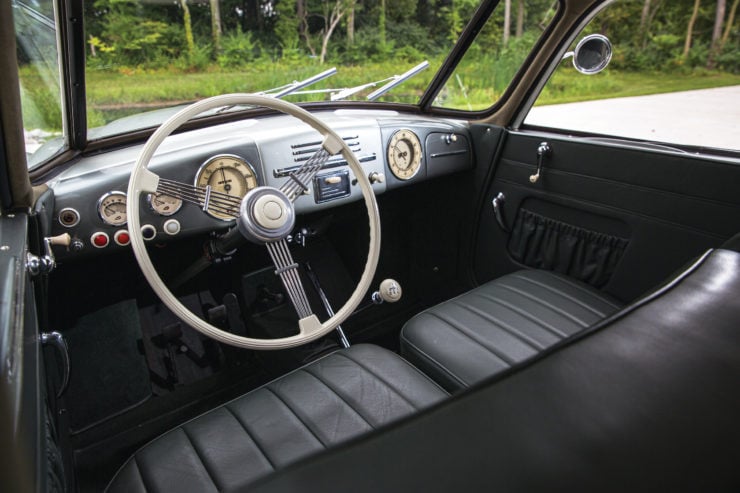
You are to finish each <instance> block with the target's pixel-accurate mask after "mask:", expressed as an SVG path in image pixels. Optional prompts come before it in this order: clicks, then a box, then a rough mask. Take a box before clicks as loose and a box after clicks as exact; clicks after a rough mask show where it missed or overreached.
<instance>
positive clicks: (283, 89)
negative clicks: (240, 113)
mask: <svg viewBox="0 0 740 493" xmlns="http://www.w3.org/2000/svg"><path fill="white" fill-rule="evenodd" d="M336 73H337V68H336V67H332V68H330V69H329V70H324V71H323V72H321V73H320V74H316V75H312V76H311V77H309V78H308V79H303V80H297V81H294V82H293V83H291V84H287V85H284V86H280V87H276V88H274V89H268V90H267V91H263V92H258V93H257V94H263V95H265V96H272V97H273V98H278V99H280V98H282V97H284V96H287V95H288V94H291V93H293V92H295V91H298V90H299V89H303V88H304V87H308V86H310V85H312V84H316V83H317V82H319V81H322V80H324V79H327V78H329V77H331V76H332V75H334V74H336ZM275 91H277V92H275Z"/></svg>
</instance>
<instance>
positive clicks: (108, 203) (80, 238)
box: [47, 110, 473, 258]
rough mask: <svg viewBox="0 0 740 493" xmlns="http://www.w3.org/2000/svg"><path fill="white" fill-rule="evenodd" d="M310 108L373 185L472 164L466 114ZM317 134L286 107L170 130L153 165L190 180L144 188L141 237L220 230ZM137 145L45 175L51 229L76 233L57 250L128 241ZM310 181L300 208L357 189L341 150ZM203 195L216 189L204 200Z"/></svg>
mask: <svg viewBox="0 0 740 493" xmlns="http://www.w3.org/2000/svg"><path fill="white" fill-rule="evenodd" d="M316 116H317V117H318V118H320V119H322V120H323V121H324V122H326V123H327V124H328V125H329V126H330V127H331V128H333V129H334V130H335V131H336V132H337V134H339V136H340V137H342V138H343V139H344V141H345V142H346V143H347V145H348V146H349V148H350V149H351V150H352V152H354V153H355V156H356V157H357V158H358V161H359V162H360V164H361V166H362V168H363V170H364V172H365V174H366V176H367V177H368V179H369V180H370V182H371V184H372V187H373V190H374V192H375V194H376V195H377V194H382V193H383V192H385V191H387V190H392V189H397V188H400V187H403V186H408V185H412V184H414V183H418V182H420V181H423V180H427V179H431V178H434V177H437V176H442V175H445V174H449V173H453V172H456V171H461V170H465V169H470V168H472V166H473V155H472V148H471V145H470V136H469V133H468V127H467V124H466V123H465V122H462V121H457V120H439V119H430V118H428V117H422V116H414V115H411V116H410V115H404V114H400V113H397V112H395V111H378V110H336V111H330V112H318V113H316ZM321 140H322V138H321V136H320V135H319V133H318V132H316V131H315V130H313V129H312V128H311V127H309V126H308V125H306V124H304V123H303V122H300V121H299V120H297V119H295V118H293V117H290V116H288V115H276V116H270V117H260V118H258V119H257V118H256V119H247V120H241V121H238V122H232V123H226V124H221V125H217V126H213V127H208V128H201V129H197V130H192V131H187V132H183V133H179V134H176V135H172V136H170V137H168V138H167V139H166V140H165V141H164V143H163V144H162V145H161V146H160V147H159V149H158V151H157V153H156V154H155V155H154V157H153V158H152V161H151V162H150V164H149V169H150V170H151V171H153V172H154V173H156V174H157V175H159V176H160V178H161V180H162V181H164V182H167V183H180V184H184V185H186V186H185V187H180V188H178V187H177V186H173V187H172V188H171V190H172V191H173V193H171V194H170V193H162V194H157V195H149V196H146V197H142V198H141V203H140V211H141V224H142V231H141V233H142V235H143V237H144V239H145V240H147V241H153V242H157V243H159V242H165V241H171V240H175V239H177V238H181V237H186V236H192V235H196V234H203V233H207V232H211V231H218V230H225V229H226V228H228V227H230V226H232V225H233V224H234V219H233V212H234V211H233V204H234V203H237V204H238V202H239V201H240V199H241V197H243V196H244V195H245V194H246V193H247V192H248V191H249V190H251V189H253V188H255V187H257V186H260V185H266V186H272V187H276V188H279V187H280V186H281V185H282V184H283V183H284V181H285V180H289V179H290V177H289V175H290V173H291V172H292V171H295V170H297V169H298V168H299V167H300V166H301V165H302V164H303V163H304V162H305V161H306V160H307V159H309V158H310V157H311V156H313V154H314V153H315V152H316V151H317V150H318V149H319V148H320V146H321ZM142 148H143V145H136V146H132V147H128V148H125V149H119V150H114V151H111V152H106V153H102V154H98V155H94V156H86V157H84V158H82V159H81V160H80V161H78V162H76V163H75V164H74V165H72V166H71V167H69V168H68V169H66V170H65V171H63V172H62V173H61V174H59V175H58V176H56V177H54V178H53V179H52V180H50V181H49V182H48V183H47V185H48V186H49V188H50V189H51V190H52V192H53V197H54V206H53V208H54V213H53V221H52V234H53V235H58V234H63V233H69V234H70V236H71V237H72V243H71V245H70V247H69V248H68V249H67V250H66V251H59V252H57V256H58V257H60V258H73V257H82V256H86V255H92V254H102V253H105V252H115V251H122V250H124V249H127V248H130V247H129V241H130V236H129V234H130V233H129V231H128V230H127V229H126V227H127V218H126V200H127V197H126V190H127V188H128V180H129V175H130V173H131V170H132V169H133V165H134V163H135V161H136V159H137V157H138V156H139V154H140V152H141V149H142ZM308 188H309V189H308V190H306V191H305V192H304V193H303V195H301V196H299V197H298V198H297V200H296V202H295V209H296V213H297V214H305V213H310V212H315V211H320V210H322V209H327V208H331V207H336V206H339V205H342V204H346V203H349V202H352V201H355V200H359V199H360V198H361V196H362V193H361V191H360V188H359V186H358V185H357V182H356V180H355V177H354V174H353V172H352V171H351V170H350V169H349V166H348V164H347V162H346V161H345V160H344V158H343V157H342V156H341V155H336V156H332V157H330V158H329V159H328V161H326V162H325V163H324V164H323V166H322V168H321V171H320V172H319V173H318V174H317V175H316V177H315V178H314V179H313V181H312V183H310V184H309V187H308ZM160 189H162V187H160ZM182 190H186V192H183V191H182ZM183 193H184V194H185V195H183ZM188 194H191V195H192V196H189V195H188ZM204 195H208V196H209V197H213V198H211V199H210V200H205V202H203V200H202V197H203V196H204ZM183 198H184V199H185V200H183ZM198 200H200V202H198ZM203 205H205V207H204V206H203Z"/></svg>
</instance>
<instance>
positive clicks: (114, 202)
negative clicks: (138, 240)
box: [98, 192, 126, 226]
mask: <svg viewBox="0 0 740 493" xmlns="http://www.w3.org/2000/svg"><path fill="white" fill-rule="evenodd" d="M98 214H100V219H102V220H103V222H104V223H105V224H110V225H111V226H121V225H123V224H126V194H125V193H123V192H108V193H106V194H105V195H103V196H102V197H100V200H98Z"/></svg>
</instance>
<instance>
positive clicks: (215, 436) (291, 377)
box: [108, 345, 447, 493]
mask: <svg viewBox="0 0 740 493" xmlns="http://www.w3.org/2000/svg"><path fill="white" fill-rule="evenodd" d="M446 396H447V394H446V392H445V391H443V390H442V389H441V388H440V387H439V386H438V385H437V384H435V383H434V382H433V381H432V380H430V379H429V378H427V377H426V376H424V375H423V374H422V373H420V372H419V371H418V370H416V369H415V368H414V367H412V366H411V365H409V364H408V363H407V362H406V361H404V360H403V359H402V358H400V357H399V356H398V355H396V354H394V353H391V352H390V351H387V350H385V349H382V348H379V347H376V346H369V345H357V346H353V347H351V348H349V349H346V350H342V351H337V352H335V353H332V354H330V355H329V356H326V357H324V358H322V359H320V360H318V361H315V362H313V363H312V364H309V365H307V366H305V367H303V368H300V369H298V370H296V371H294V372H292V373H289V374H287V375H285V376H283V377H281V378H279V379H277V380H275V381H273V382H271V383H269V384H267V385H265V386H263V387H260V388H259V389H257V390H254V391H252V392H250V393H248V394H246V395H244V396H242V397H239V398H238V399H235V400H233V401H231V402H229V403H226V404H224V405H222V406H220V407H218V408H216V409H214V410H212V411H209V412H208V413H206V414H204V415H202V416H200V417H198V418H195V419H194V420H192V421H189V422H187V423H185V424H183V425H182V426H180V427H177V428H175V429H174V430H171V431H169V432H168V433H166V434H165V435H162V436H161V437H159V438H158V439H156V440H154V441H153V442H150V443H149V444H148V445H146V446H145V447H143V448H142V449H140V450H139V451H138V452H136V453H135V454H134V456H133V457H131V458H130V459H129V461H128V462H127V463H126V464H125V465H124V466H123V467H122V468H121V469H120V470H119V471H118V474H116V476H115V477H114V478H113V480H112V481H111V484H110V485H109V486H108V491H110V492H119V491H120V492H124V491H125V492H159V491H177V492H178V493H182V492H189V491H193V492H209V491H231V490H238V489H240V488H243V487H244V486H245V485H248V484H249V483H251V482H253V481H254V480H256V479H258V478H261V477H263V476H265V475H266V474H268V473H270V472H272V471H274V470H276V469H279V468H282V467H283V466H286V465H288V464H290V463H292V462H295V461H297V460H298V459H301V458H303V457H305V456H307V455H310V454H314V453H316V452H318V451H321V450H323V449H324V448H327V447H329V446H332V445H336V444H338V443H341V442H344V441H346V440H348V439H350V438H353V437H356V436H359V435H361V434H363V433H366V432H369V431H371V430H373V429H376V428H378V427H380V426H383V425H385V424H387V423H390V422H392V421H395V420H397V419H399V418H401V417H403V416H406V415H409V414H413V413H414V412H416V411H418V410H420V409H423V408H425V407H428V406H430V405H431V404H434V403H436V402H438V401H440V400H441V399H444V398H445V397H446Z"/></svg>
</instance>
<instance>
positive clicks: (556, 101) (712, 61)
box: [524, 0, 740, 150]
mask: <svg viewBox="0 0 740 493" xmlns="http://www.w3.org/2000/svg"><path fill="white" fill-rule="evenodd" d="M693 3H694V9H693V10H692V9H686V8H684V6H683V4H680V5H679V4H678V3H676V2H656V1H652V2H651V1H650V0H639V1H638V0H632V1H627V2H615V3H613V4H611V5H610V6H609V7H607V8H606V9H605V10H603V11H602V12H600V13H599V14H598V15H597V16H596V17H595V18H594V19H593V20H592V21H591V22H590V24H589V25H588V26H587V27H586V29H584V31H583V33H581V36H579V37H578V38H577V40H576V42H577V41H578V40H580V39H582V37H583V35H588V34H593V33H599V34H603V35H606V36H607V37H608V38H609V39H610V40H611V42H612V44H613V51H614V53H613V57H612V61H611V64H610V65H609V67H608V68H607V69H606V70H604V71H603V72H601V73H598V74H594V75H584V74H581V73H579V72H578V71H576V70H575V68H574V67H573V64H572V63H571V60H570V59H564V60H563V61H562V62H561V63H560V65H559V67H558V68H557V69H556V70H555V72H554V73H553V75H552V76H551V78H550V80H549V81H548V82H547V84H546V85H545V87H544V89H543V91H542V92H541V94H540V95H539V97H538V99H537V101H536V103H535V105H534V107H533V108H532V109H531V110H530V112H529V114H528V115H527V117H526V119H525V120H524V124H525V126H537V127H549V128H553V129H559V130H562V131H566V132H567V131H573V132H579V133H586V134H596V135H603V136H611V137H624V138H629V139H637V140H641V141H651V142H658V143H665V144H672V145H687V146H698V147H711V148H718V149H729V150H740V139H738V135H740V51H738V49H737V47H738V46H740V26H739V25H738V22H737V18H736V14H738V15H740V13H738V12H737V5H735V7H732V5H731V4H733V2H723V1H716V2H699V1H696V2H693ZM737 3H738V2H736V1H735V2H734V4H737ZM723 5H724V7H726V8H723ZM576 42H574V45H573V46H572V47H571V50H572V49H573V48H574V47H575V43H576Z"/></svg>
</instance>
